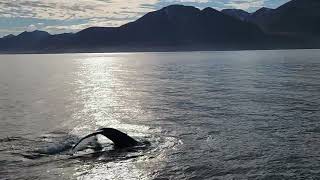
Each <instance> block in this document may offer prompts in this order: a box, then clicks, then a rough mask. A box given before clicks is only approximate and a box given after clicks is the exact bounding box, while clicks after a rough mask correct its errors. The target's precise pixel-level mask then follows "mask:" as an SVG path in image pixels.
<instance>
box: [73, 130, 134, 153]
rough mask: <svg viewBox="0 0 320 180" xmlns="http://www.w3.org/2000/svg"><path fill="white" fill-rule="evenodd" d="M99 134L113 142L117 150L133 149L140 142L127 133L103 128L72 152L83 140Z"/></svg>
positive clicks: (90, 135)
mask: <svg viewBox="0 0 320 180" xmlns="http://www.w3.org/2000/svg"><path fill="white" fill-rule="evenodd" d="M99 134H100V135H103V136H105V137H106V138H108V139H110V140H111V141H112V142H113V144H114V147H115V148H128V147H133V146H136V145H138V144H139V142H138V141H136V140H135V139H133V138H132V137H130V136H129V135H127V134H126V133H123V132H121V131H119V130H117V129H114V128H102V129H99V130H98V131H96V132H94V133H92V134H89V135H87V136H85V137H83V138H82V139H80V140H79V142H78V143H77V144H75V145H74V146H73V147H72V150H74V149H75V148H76V147H77V146H78V145H79V144H80V143H81V142H82V141H83V140H85V139H87V138H89V137H92V136H96V135H99Z"/></svg>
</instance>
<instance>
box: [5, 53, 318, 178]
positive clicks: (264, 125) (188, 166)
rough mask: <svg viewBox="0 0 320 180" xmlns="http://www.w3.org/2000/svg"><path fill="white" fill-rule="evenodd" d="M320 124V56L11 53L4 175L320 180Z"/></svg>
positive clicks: (7, 63) (7, 57) (7, 70)
mask: <svg viewBox="0 0 320 180" xmlns="http://www.w3.org/2000/svg"><path fill="white" fill-rule="evenodd" d="M319 121H320V50H289V51H285V50H283V51H229V52H178V53H116V54H64V55H0V179H90V180H92V179H124V180H125V179H146V180H148V179H290V180H292V179H320V123H319ZM101 127H112V128H117V129H119V130H121V131H123V132H125V133H127V134H129V135H130V136H132V137H134V138H135V139H137V140H139V141H143V142H149V143H150V144H149V145H145V146H140V147H134V148H130V149H123V150H117V149H114V148H113V146H112V143H111V142H110V141H109V140H108V139H106V138H104V137H103V136H97V138H91V139H88V140H86V141H85V142H83V143H81V145H80V147H79V148H78V149H76V150H75V151H72V150H71V147H72V146H73V145H74V144H75V143H76V142H77V141H78V140H79V139H80V138H82V137H83V136H85V135H87V134H89V133H92V132H94V131H95V130H96V129H99V128H101ZM97 147H99V148H97Z"/></svg>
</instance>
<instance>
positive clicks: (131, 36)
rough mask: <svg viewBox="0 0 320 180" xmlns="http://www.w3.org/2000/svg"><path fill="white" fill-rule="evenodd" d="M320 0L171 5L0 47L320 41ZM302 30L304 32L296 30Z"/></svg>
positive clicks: (212, 46)
mask: <svg viewBox="0 0 320 180" xmlns="http://www.w3.org/2000/svg"><path fill="white" fill-rule="evenodd" d="M319 2H320V1H319ZM319 2H318V0H293V1H291V2H289V3H286V4H284V5H283V6H280V7H279V8H277V9H274V10H273V9H268V8H261V9H259V10H258V11H256V12H254V13H251V14H250V13H247V12H245V11H242V10H232V9H227V10H222V11H221V12H219V11H217V10H215V9H212V8H205V9H203V10H200V9H197V8H195V7H192V6H183V5H171V6H168V7H165V8H162V9H160V10H158V11H154V12H150V13H147V14H146V15H144V16H143V17H141V18H140V19H138V20H136V21H134V22H131V23H128V24H125V25H122V26H120V27H91V28H87V29H84V30H82V31H80V32H78V33H64V34H58V35H50V34H49V33H47V32H44V31H34V32H23V33H21V34H19V35H17V36H7V37H4V38H1V39H0V52H6V53H29V52H33V53H34V52H36V53H46V52H106V51H166V50H217V49H219V50H229V49H273V48H315V47H320V44H319V43H318V40H317V38H313V39H312V41H311V40H310V34H311V35H312V36H313V35H314V34H319V32H320V29H319V23H316V22H318V21H319V16H318V15H319V12H318V11H317V10H318V9H319ZM297 34H299V35H297Z"/></svg>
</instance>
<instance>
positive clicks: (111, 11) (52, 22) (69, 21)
mask: <svg viewBox="0 0 320 180" xmlns="http://www.w3.org/2000/svg"><path fill="white" fill-rule="evenodd" d="M288 1H289V0H148V1H143V0H1V2H0V37H1V36H4V35H7V34H19V33H21V32H23V31H33V30H37V29H38V30H44V31H48V32H50V33H52V34H57V33H63V32H76V31H79V30H81V29H84V28H87V27H91V26H119V25H122V24H125V23H127V22H130V21H134V20H135V19H137V18H139V17H141V16H142V15H144V14H145V13H147V12H150V11H154V10H157V9H160V8H161V7H164V6H167V5H170V4H184V5H192V6H196V7H198V8H204V7H212V8H215V9H218V10H221V9H226V8H237V9H243V10H246V11H249V12H253V11H255V10H257V9H259V8H261V7H269V8H276V7H278V6H280V5H282V4H284V3H286V2H288Z"/></svg>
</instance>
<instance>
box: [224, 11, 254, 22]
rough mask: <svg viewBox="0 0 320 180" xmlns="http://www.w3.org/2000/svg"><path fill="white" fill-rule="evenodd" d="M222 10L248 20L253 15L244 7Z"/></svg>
mask: <svg viewBox="0 0 320 180" xmlns="http://www.w3.org/2000/svg"><path fill="white" fill-rule="evenodd" d="M221 12H222V13H224V14H227V15H229V16H232V17H235V18H237V19H240V20H242V21H247V20H248V19H249V17H250V16H251V14H250V13H248V12H247V11H244V10H242V9H223V10H221Z"/></svg>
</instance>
